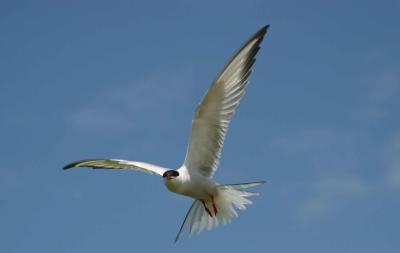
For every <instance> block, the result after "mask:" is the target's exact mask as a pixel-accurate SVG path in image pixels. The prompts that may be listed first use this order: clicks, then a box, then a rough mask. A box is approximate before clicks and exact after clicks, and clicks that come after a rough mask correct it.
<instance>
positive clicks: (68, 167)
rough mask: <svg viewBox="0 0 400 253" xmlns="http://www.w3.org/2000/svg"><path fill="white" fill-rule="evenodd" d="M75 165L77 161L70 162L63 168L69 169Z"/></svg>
mask: <svg viewBox="0 0 400 253" xmlns="http://www.w3.org/2000/svg"><path fill="white" fill-rule="evenodd" d="M75 165H76V163H70V164H67V165H65V166H64V167H63V168H62V169H63V170H68V169H71V168H73V167H75Z"/></svg>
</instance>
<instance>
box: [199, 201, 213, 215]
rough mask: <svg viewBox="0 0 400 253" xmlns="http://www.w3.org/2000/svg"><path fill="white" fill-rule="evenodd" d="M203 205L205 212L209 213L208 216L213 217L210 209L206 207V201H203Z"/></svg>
mask: <svg viewBox="0 0 400 253" xmlns="http://www.w3.org/2000/svg"><path fill="white" fill-rule="evenodd" d="M201 203H203V206H204V210H205V211H206V212H207V213H208V215H210V217H213V215H212V213H211V211H210V209H208V207H207V206H206V202H204V200H202V201H201Z"/></svg>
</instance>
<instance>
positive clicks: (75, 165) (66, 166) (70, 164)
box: [62, 159, 101, 170]
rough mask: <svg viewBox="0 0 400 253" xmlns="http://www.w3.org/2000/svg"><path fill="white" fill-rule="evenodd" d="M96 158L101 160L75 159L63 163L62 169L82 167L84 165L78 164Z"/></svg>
mask: <svg viewBox="0 0 400 253" xmlns="http://www.w3.org/2000/svg"><path fill="white" fill-rule="evenodd" d="M96 160H101V159H85V160H79V161H75V162H72V163H69V164H67V165H65V166H64V167H63V168H62V169H63V170H68V169H71V168H75V167H84V166H80V165H81V163H84V162H88V161H96ZM88 167H91V166H88Z"/></svg>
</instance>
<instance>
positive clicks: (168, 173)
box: [163, 170, 179, 178]
mask: <svg viewBox="0 0 400 253" xmlns="http://www.w3.org/2000/svg"><path fill="white" fill-rule="evenodd" d="M177 176H179V172H178V171H176V170H167V171H166V172H164V174H163V177H164V178H165V177H177Z"/></svg>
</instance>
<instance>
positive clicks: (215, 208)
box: [211, 195, 218, 215]
mask: <svg viewBox="0 0 400 253" xmlns="http://www.w3.org/2000/svg"><path fill="white" fill-rule="evenodd" d="M211 202H212V206H213V209H214V215H217V213H218V208H217V206H216V205H215V202H214V195H211Z"/></svg>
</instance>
